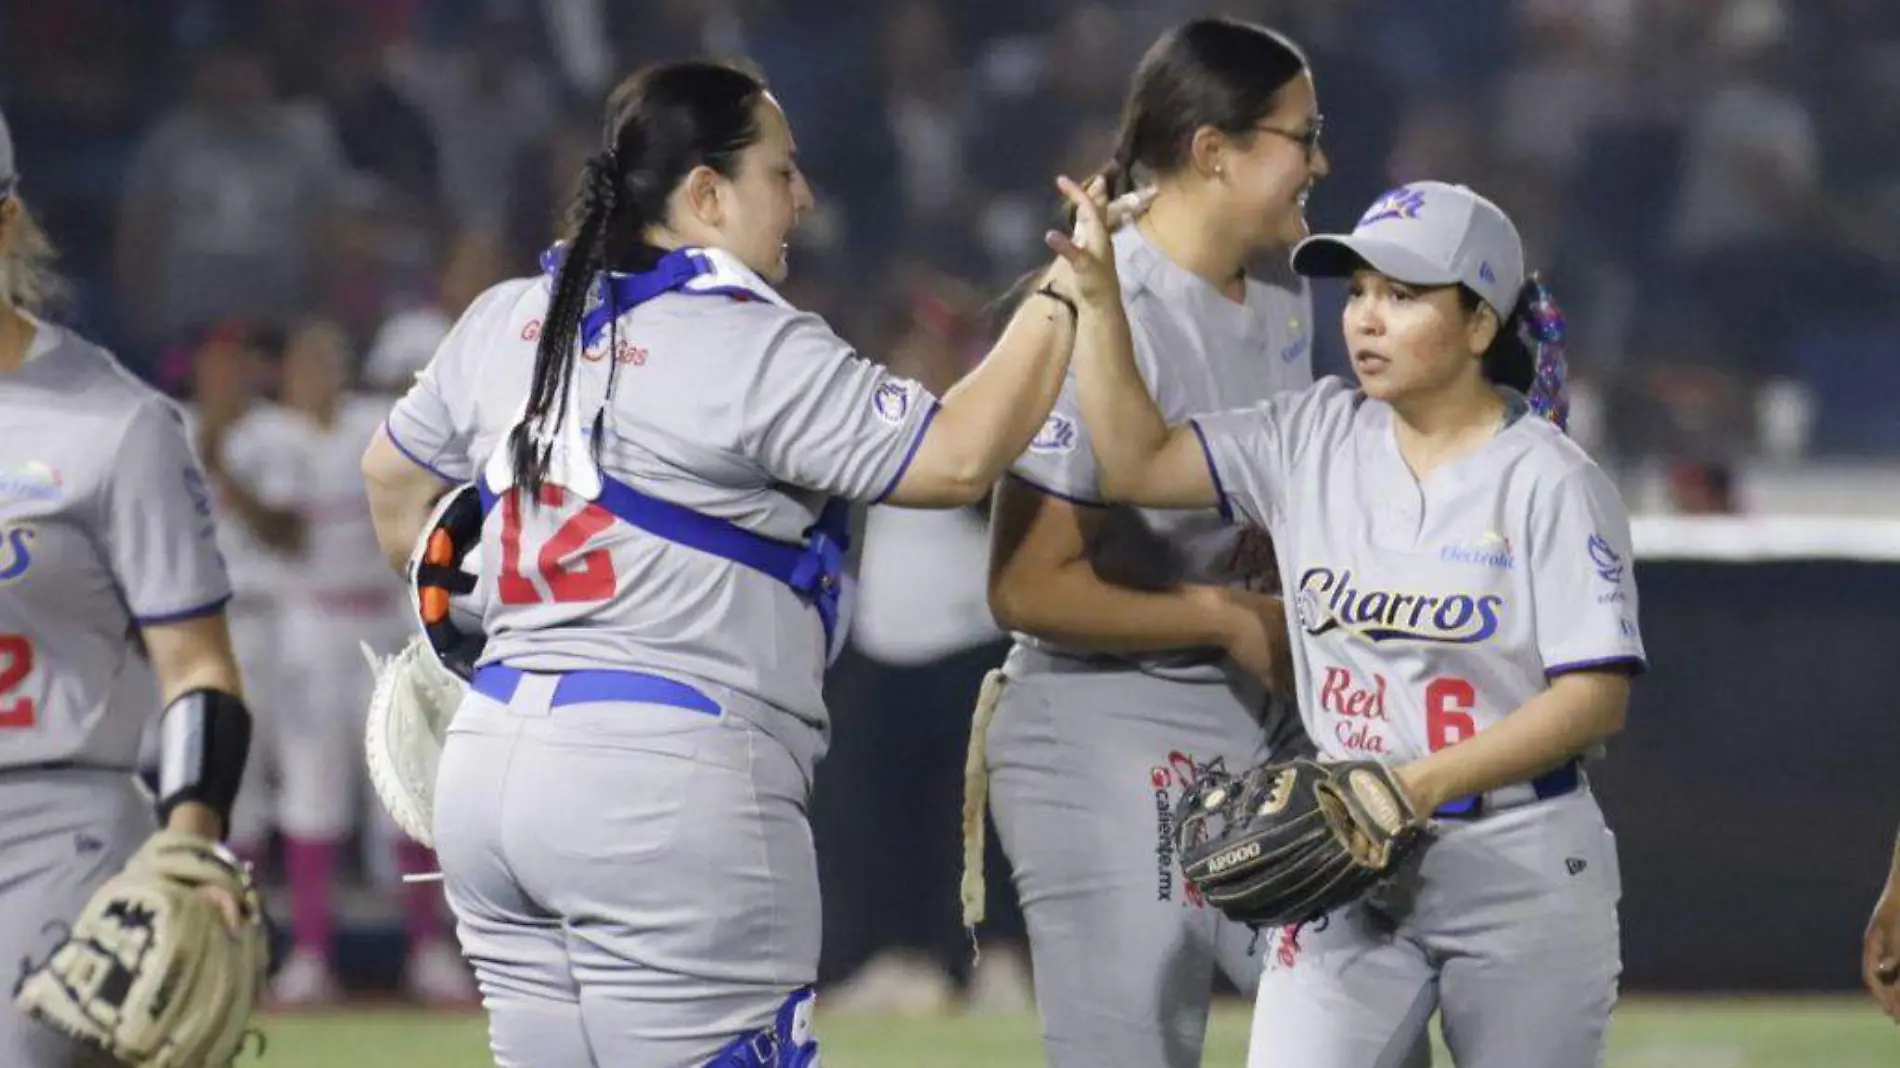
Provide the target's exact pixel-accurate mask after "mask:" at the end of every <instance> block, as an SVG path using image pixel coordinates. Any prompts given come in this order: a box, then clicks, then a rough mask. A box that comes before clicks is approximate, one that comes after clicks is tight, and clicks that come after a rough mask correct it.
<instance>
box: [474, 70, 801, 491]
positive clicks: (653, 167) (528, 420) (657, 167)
mask: <svg viewBox="0 0 1900 1068" xmlns="http://www.w3.org/2000/svg"><path fill="white" fill-rule="evenodd" d="M765 91H766V89H765V83H764V82H762V81H760V80H759V79H758V78H757V77H755V76H753V75H752V74H749V73H747V72H745V71H743V70H740V69H738V68H736V67H731V66H727V65H725V64H721V63H710V62H704V61H689V62H683V63H665V64H659V65H657V66H652V67H647V68H645V69H643V70H640V71H638V72H636V73H635V74H633V75H632V76H631V77H629V78H628V79H627V80H626V81H624V82H622V83H620V86H619V87H618V88H616V89H615V90H614V92H613V95H612V96H611V97H609V98H608V101H607V122H606V136H605V138H604V140H605V142H606V147H605V148H604V149H603V150H602V151H601V152H599V153H596V154H595V155H593V156H591V157H589V158H588V160H587V165H586V166H585V167H584V168H583V170H582V172H581V179H580V183H579V186H578V188H577V189H576V191H575V193H574V196H573V198H572V200H571V201H570V202H569V205H568V211H567V222H566V227H565V231H564V235H563V239H562V240H563V245H564V251H563V254H562V257H561V263H560V267H559V268H558V269H557V270H556V272H555V276H554V285H553V291H552V293H550V295H549V297H548V310H547V314H546V316H544V317H543V319H542V323H541V334H540V338H539V340H538V342H537V344H536V347H535V354H534V377H533V383H532V385H531V386H530V387H529V391H528V408H527V413H526V415H524V416H523V418H522V420H521V424H520V425H519V426H517V427H516V428H515V430H514V435H513V437H512V438H511V439H510V441H509V448H510V459H511V461H512V466H513V469H514V477H515V484H516V485H517V486H519V487H521V488H522V489H523V490H525V491H526V492H527V495H528V499H529V500H536V499H538V498H539V496H540V491H541V487H542V485H543V484H544V483H545V482H546V480H547V473H548V463H549V461H550V459H551V458H552V455H553V447H554V446H553V441H554V437H555V433H554V432H555V430H556V428H558V427H559V426H560V425H561V423H562V420H564V419H565V418H566V417H567V392H568V390H567V384H568V379H569V378H570V376H571V375H572V374H573V368H574V359H575V355H576V353H577V351H578V350H579V348H580V346H581V321H582V319H583V318H585V316H586V315H587V311H588V306H589V296H590V294H591V293H592V292H593V291H594V290H595V287H596V286H597V285H598V283H599V279H600V276H601V274H602V272H605V271H618V270H628V269H637V268H639V267H644V266H649V265H650V264H647V263H645V262H643V261H644V260H645V259H647V258H648V257H650V256H651V254H652V251H653V250H651V249H650V248H648V246H647V245H646V238H645V235H646V232H647V230H648V228H650V227H652V226H655V225H658V224H661V223H664V222H665V221H666V215H667V202H668V200H669V199H670V198H671V197H672V195H673V191H674V190H675V189H677V188H678V187H679V185H680V183H681V182H683V181H684V180H685V179H686V177H687V175H689V174H691V173H692V171H693V169H694V168H695V167H700V166H706V167H711V168H712V169H713V170H715V171H717V172H719V173H720V174H723V175H726V176H728V177H732V176H734V175H735V174H736V172H737V171H738V166H739V156H740V154H741V153H743V152H744V151H745V150H746V149H747V148H748V147H750V146H751V145H752V144H754V143H755V142H757V141H758V139H759V134H760V129H759V123H758V117H757V115H756V113H755V111H754V108H755V106H756V105H757V104H758V102H759V100H760V99H761V98H763V96H764V95H765ZM603 299H606V298H604V297H603ZM617 341H618V339H617V337H616V338H615V339H614V340H613V341H610V345H617ZM610 351H611V350H610ZM618 363H619V361H617V360H614V359H609V360H608V366H609V371H608V375H609V381H608V390H609V392H610V394H611V391H612V388H613V376H614V375H615V374H617V370H618ZM597 429H598V427H597ZM594 440H595V442H596V446H595V447H596V448H598V442H599V440H600V435H599V434H596V435H595V437H594Z"/></svg>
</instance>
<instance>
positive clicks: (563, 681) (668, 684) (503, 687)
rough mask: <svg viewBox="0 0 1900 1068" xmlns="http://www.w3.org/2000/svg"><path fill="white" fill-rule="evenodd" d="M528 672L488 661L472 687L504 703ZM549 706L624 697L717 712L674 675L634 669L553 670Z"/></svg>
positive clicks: (715, 706)
mask: <svg viewBox="0 0 1900 1068" xmlns="http://www.w3.org/2000/svg"><path fill="white" fill-rule="evenodd" d="M528 674H530V672H526V671H522V670H521V669H520V668H512V667H509V666H508V665H506V664H489V665H487V666H485V667H480V668H477V669H476V670H475V681H474V683H473V689H474V690H475V692H476V693H479V694H481V695H482V696H484V697H491V698H493V699H495V700H497V701H500V702H501V703H503V704H507V703H508V702H509V701H510V700H512V699H513V698H514V696H515V688H516V687H517V686H519V685H521V680H522V677H523V676H525V675H528ZM548 674H549V675H551V676H553V677H554V678H557V679H559V680H560V681H559V682H556V683H555V684H554V697H553V698H552V699H551V700H549V701H548V704H549V705H550V706H552V707H555V708H559V707H561V706H562V705H585V704H591V703H594V702H597V701H628V702H634V703H638V704H645V705H671V706H673V707H674V708H685V709H690V710H691V711H694V712H703V713H705V714H706V715H708V716H717V715H719V714H720V709H719V704H718V702H716V701H714V700H713V699H712V698H710V697H707V696H706V695H705V694H703V693H701V692H699V690H697V689H695V688H693V687H691V686H688V685H687V684H686V683H683V682H680V681H678V680H676V679H669V678H663V677H661V676H659V675H648V674H644V673H642V672H638V671H556V672H548Z"/></svg>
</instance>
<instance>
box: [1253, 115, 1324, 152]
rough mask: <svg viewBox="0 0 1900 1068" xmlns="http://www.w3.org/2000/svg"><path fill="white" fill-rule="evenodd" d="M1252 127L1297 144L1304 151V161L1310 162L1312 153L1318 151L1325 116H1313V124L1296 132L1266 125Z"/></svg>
mask: <svg viewBox="0 0 1900 1068" xmlns="http://www.w3.org/2000/svg"><path fill="white" fill-rule="evenodd" d="M1254 129H1256V130H1259V131H1260V132H1261V133H1270V134H1272V135H1273V136H1275V137H1284V138H1286V139H1287V140H1289V141H1291V142H1293V143H1294V144H1296V145H1299V146H1300V148H1301V149H1303V150H1305V152H1306V161H1307V162H1308V163H1311V162H1312V161H1313V156H1314V154H1315V153H1317V152H1318V151H1319V136H1320V134H1321V133H1322V132H1323V131H1324V130H1325V129H1326V116H1324V115H1315V116H1313V125H1312V126H1310V127H1308V128H1307V129H1306V130H1305V132H1303V133H1296V132H1294V131H1292V130H1282V129H1280V128H1278V127H1275V126H1266V125H1261V126H1256V127H1254Z"/></svg>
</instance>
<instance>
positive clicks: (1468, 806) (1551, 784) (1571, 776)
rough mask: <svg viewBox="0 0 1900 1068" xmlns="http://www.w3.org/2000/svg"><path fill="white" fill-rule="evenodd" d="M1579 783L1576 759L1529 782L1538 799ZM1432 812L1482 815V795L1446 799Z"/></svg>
mask: <svg viewBox="0 0 1900 1068" xmlns="http://www.w3.org/2000/svg"><path fill="white" fill-rule="evenodd" d="M1581 785H1583V765H1582V762H1581V761H1577V760H1572V761H1571V762H1569V763H1568V764H1565V765H1563V766H1561V767H1558V768H1554V769H1552V770H1550V771H1547V772H1545V773H1543V774H1542V775H1539V776H1538V777H1537V778H1535V779H1532V780H1531V782H1530V787H1531V792H1532V793H1534V794H1535V795H1536V796H1537V800H1539V801H1548V800H1550V799H1551V798H1553V797H1562V796H1563V795H1565V794H1568V793H1573V792H1575V791H1576V789H1577V787H1579V786H1581ZM1432 814H1433V815H1434V816H1437V817H1439V818H1440V819H1450V820H1475V819H1477V818H1478V817H1479V816H1482V815H1484V795H1483V794H1473V795H1472V796H1470V797H1461V798H1459V799H1458V800H1456V801H1447V802H1445V803H1444V804H1442V805H1440V806H1438V811H1437V812H1434V813H1432Z"/></svg>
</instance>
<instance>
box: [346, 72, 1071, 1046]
mask: <svg viewBox="0 0 1900 1068" xmlns="http://www.w3.org/2000/svg"><path fill="white" fill-rule="evenodd" d="M1063 188H1064V191H1065V192H1066V193H1067V194H1068V195H1069V196H1071V197H1072V198H1075V199H1079V200H1087V195H1086V194H1084V193H1083V192H1082V191H1081V190H1080V189H1078V188H1076V187H1075V186H1074V185H1073V184H1071V183H1066V182H1065V183H1063ZM811 204H812V196H811V190H810V188H809V187H808V186H807V185H806V183H805V178H804V175H803V174H802V173H801V171H800V170H799V167H798V163H797V159H796V156H795V154H794V146H793V142H792V136H791V130H790V127H789V126H788V125H787V123H786V119H785V116H784V114H783V112H782V111H781V110H780V109H779V106H778V103H777V102H776V101H775V100H774V99H773V97H772V96H771V94H770V93H768V92H767V91H766V89H765V87H764V85H763V84H762V83H761V82H759V81H758V80H757V79H756V78H754V77H753V76H751V75H749V74H747V73H744V72H742V71H740V70H737V69H733V68H730V67H726V66H721V65H714V64H708V63H676V64H665V65H661V66H657V67H652V68H648V69H646V70H644V71H642V72H640V73H638V74H636V75H634V76H633V77H632V78H630V79H629V80H628V81H626V82H625V83H623V84H622V86H621V87H620V88H619V89H617V90H616V91H615V93H614V94H613V96H612V98H611V99H610V100H609V102H608V107H607V122H606V128H605V144H604V145H603V150H602V151H601V153H600V154H598V155H596V156H595V157H593V158H592V159H591V160H590V161H589V163H588V165H587V169H586V176H585V180H584V183H583V188H582V189H581V191H580V193H579V194H578V195H577V197H576V199H575V202H574V205H573V208H572V212H571V215H570V224H569V229H568V234H567V238H566V241H565V242H564V243H563V244H562V245H561V246H558V247H557V249H556V250H555V251H554V252H553V253H551V254H550V256H549V257H548V259H547V262H546V267H547V271H548V274H547V276H545V277H537V278H523V279H518V280H515V281H510V282H504V283H502V284H501V285H500V286H497V287H496V288H494V289H491V290H489V291H488V292H487V293H486V294H484V295H483V296H482V297H481V298H480V299H478V300H477V301H476V302H475V304H474V306H473V307H472V308H470V310H469V311H468V312H467V313H466V314H465V315H463V317H462V319H461V321H460V322H459V323H458V324H457V325H456V327H455V329H454V331H453V332H452V333H451V334H450V335H449V337H448V339H447V340H446V341H445V342H444V343H443V346H442V348H441V350H440V351H439V352H438V353H437V354H436V357H435V359H434V360H433V361H432V362H431V363H430V365H429V368H428V369H427V370H426V371H425V372H424V373H423V375H422V377H421V378H420V380H419V381H418V382H417V384H416V386H415V388H414V389H412V390H411V391H410V392H409V393H408V394H407V395H406V396H405V397H404V398H403V399H402V401H401V402H399V403H398V405H397V406H396V409H395V411H394V412H393V413H392V414H391V416H390V419H389V423H388V426H387V433H386V434H383V435H379V436H378V437H377V438H376V439H375V440H374V441H373V442H372V444H371V446H370V449H369V451H368V453H366V455H365V456H364V460H363V468H364V474H365V476H366V478H367V479H368V481H369V488H370V499H371V503H372V506H373V508H374V510H375V512H376V522H377V533H378V535H379V537H380V539H381V541H382V543H383V547H384V549H385V550H386V551H387V552H388V553H389V554H390V555H391V557H392V558H394V559H403V558H405V557H406V556H407V555H408V554H409V551H410V548H411V546H412V545H413V544H414V542H415V539H416V536H417V535H418V533H419V532H420V531H421V530H422V528H423V526H424V524H425V522H426V516H427V513H428V512H429V509H430V502H431V500H432V499H434V498H435V497H436V496H438V495H439V494H440V493H441V492H442V490H443V489H444V487H445V486H446V485H448V484H453V483H460V482H467V481H471V480H472V481H475V482H476V483H477V485H478V487H479V501H480V511H479V514H480V515H481V516H482V517H483V518H482V519H481V523H480V539H481V544H480V551H481V553H482V557H483V559H484V560H485V561H489V562H491V563H490V566H488V567H485V568H483V574H482V576H481V579H480V582H479V585H478V587H477V589H476V590H475V593H476V596H477V599H478V600H479V601H480V602H482V603H483V604H484V605H485V612H484V618H483V629H484V631H485V632H486V635H487V641H486V646H485V648H484V651H483V652H482V653H481V655H480V658H479V661H478V666H477V669H476V670H475V671H474V673H473V684H472V691H473V692H472V693H471V694H470V696H469V697H468V698H467V700H466V701H464V702H463V704H462V705H461V707H460V709H459V711H458V712H457V713H456V717H455V721H454V726H453V728H452V729H451V732H450V734H449V738H448V741H447V746H446V750H445V752H444V753H443V755H442V763H441V770H440V774H439V779H438V782H437V786H436V796H435V806H434V811H435V826H434V830H435V839H436V846H437V851H438V855H439V857H440V859H441V862H442V868H443V872H444V875H445V878H446V881H447V888H448V893H449V899H450V902H451V904H452V905H453V906H454V909H455V913H456V917H457V919H458V921H459V923H460V926H459V933H460V936H461V941H462V946H463V951H464V953H465V954H466V955H467V956H468V958H469V959H470V961H471V962H473V964H474V965H475V969H476V973H477V978H478V980H479V982H480V985H481V988H482V993H483V997H484V1000H485V1003H486V1005H487V1008H488V1011H489V1024H490V1032H489V1033H490V1043H491V1046H492V1048H493V1050H494V1054H495V1058H496V1060H497V1061H498V1062H499V1063H500V1064H501V1065H503V1066H507V1068H513V1066H521V1065H534V1066H535V1068H568V1066H586V1065H609V1064H611V1065H641V1066H643V1068H687V1066H699V1065H714V1066H717V1068H805V1066H809V1065H815V1064H816V1063H817V1043H816V1041H815V1040H814V1039H813V1036H812V1032H811V995H810V990H809V985H810V984H811V982H812V981H813V979H814V977H815V975H816V971H817V964H818V947H819V902H818V885H817V868H816V863H815V858H814V856H813V854H812V844H811V833H810V830H809V827H808V825H807V823H806V815H805V812H806V800H807V797H808V795H809V791H810V788H811V777H812V773H813V769H814V766H815V764H816V763H817V761H818V758H819V757H820V755H821V754H822V752H823V750H824V748H825V740H826V731H827V720H826V713H825V707H824V702H823V699H822V697H821V682H822V677H823V671H824V666H825V662H826V654H827V649H828V648H829V649H836V648H838V646H839V642H840V639H841V638H842V636H843V630H844V627H845V625H846V622H847V619H846V614H847V613H846V611H845V608H846V606H845V604H844V603H843V601H844V593H845V588H844V582H843V578H844V576H843V573H842V564H843V553H844V550H845V544H846V541H847V538H846V526H845V522H844V520H845V518H846V516H847V510H846V507H845V505H846V503H847V502H850V501H885V502H888V503H891V504H896V505H902V506H911V507H951V506H958V505H966V504H969V503H972V502H974V501H976V500H977V499H979V498H980V497H981V496H983V494H984V493H986V492H987V491H988V489H989V487H990V485H991V483H993V482H994V481H995V479H996V478H997V476H999V475H1000V474H1001V473H1002V472H1003V470H1004V468H1005V467H1006V466H1007V465H1008V464H1009V462H1010V461H1011V460H1013V459H1015V457H1016V456H1018V455H1020V454H1021V452H1022V451H1023V449H1024V448H1026V447H1027V446H1028V444H1029V439H1030V438H1031V437H1032V436H1033V435H1034V433H1035V431H1036V428H1037V427H1039V426H1040V425H1041V424H1042V422H1043V420H1044V419H1045V418H1047V416H1048V414H1049V409H1050V407H1051V406H1052V405H1053V404H1054V402H1055V397H1056V394H1057V391H1058V390H1059V388H1060V385H1061V381H1062V376H1063V373H1064V371H1065V370H1066V367H1067V353H1068V348H1069V342H1070V340H1071V322H1072V319H1071V311H1070V309H1071V308H1072V307H1073V299H1074V298H1073V297H1072V296H1071V295H1070V292H1069V291H1068V290H1069V289H1070V287H1072V286H1074V285H1075V284H1076V281H1075V278H1076V276H1078V275H1080V274H1081V273H1083V271H1084V270H1099V257H1090V256H1088V255H1085V254H1083V253H1081V252H1079V251H1077V250H1076V249H1074V248H1073V247H1072V246H1070V245H1069V244H1068V243H1067V241H1066V239H1063V240H1057V241H1055V242H1053V243H1054V244H1056V245H1057V246H1058V247H1059V248H1060V249H1062V250H1063V251H1064V253H1065V256H1073V257H1075V258H1076V259H1078V260H1080V261H1081V262H1082V264H1083V267H1082V268H1075V269H1071V268H1069V267H1067V266H1065V265H1064V261H1059V262H1058V265H1057V266H1056V268H1055V269H1054V270H1055V276H1056V277H1052V278H1051V280H1050V281H1049V282H1047V283H1046V284H1045V286H1044V287H1043V288H1041V289H1038V290H1037V293H1038V294H1039V295H1038V296H1035V297H1032V298H1030V299H1028V300H1026V301H1025V302H1024V303H1023V305H1022V307H1021V308H1020V309H1019V310H1018V311H1017V313H1016V315H1015V317H1014V318H1013V320H1012V321H1011V323H1010V325H1009V327H1008V328H1007V329H1006V330H1005V331H1004V334H1003V337H1002V338H1001V340H1000V341H999V342H998V344H997V346H996V348H995V349H994V350H992V352H991V353H990V355H989V357H988V358H987V359H985V360H984V361H983V363H982V364H981V365H980V366H979V367H977V368H976V369H975V370H974V371H972V372H971V373H970V374H969V375H968V376H967V377H965V378H964V379H963V380H962V381H961V382H959V383H958V385H957V386H956V387H955V388H953V389H952V390H950V391H949V392H948V393H946V394H945V395H944V397H943V398H942V399H941V401H939V400H938V399H937V398H933V397H931V396H930V395H929V394H928V393H927V392H926V391H925V390H924V389H923V388H922V387H920V386H919V385H918V384H916V383H915V382H911V381H908V380H905V379H901V378H897V377H895V376H893V375H891V374H889V373H888V372H886V371H885V370H883V369H882V368H880V367H879V366H877V365H876V364H873V363H871V362H869V361H867V360H864V359H862V358H860V357H858V356H857V355H855V354H854V353H853V352H852V350H851V349H850V347H849V346H847V345H846V344H845V343H844V342H843V341H842V340H840V339H839V338H838V337H837V335H836V334H834V333H832V332H831V330H830V328H829V327H827V326H826V325H825V323H824V322H823V320H821V319H819V318H818V317H817V316H814V315H811V314H808V313H804V312H800V311H798V310H797V309H796V308H794V307H792V306H791V305H790V304H789V303H787V302H786V300H785V299H784V298H783V297H781V296H780V295H779V294H778V293H777V292H776V291H775V290H774V289H773V288H772V283H774V282H776V281H779V280H781V279H782V278H783V277H784V276H785V273H786V270H787V261H786V256H787V253H786V246H785V239H786V236H787V234H788V233H789V231H790V230H791V228H792V227H793V225H794V224H795V223H796V221H797V219H798V217H799V215H800V214H801V213H802V212H803V211H805V210H806V209H808V208H809V207H810V206H811ZM1082 240H1084V242H1085V244H1086V245H1087V246H1088V247H1089V248H1091V249H1093V250H1095V251H1096V252H1098V253H1100V252H1104V251H1105V250H1106V248H1107V244H1108V241H1107V235H1106V234H1105V233H1103V232H1099V231H1089V230H1087V229H1086V228H1084V235H1083V237H1082ZM1065 305H1067V307H1065ZM463 500H466V498H463ZM890 711H891V712H893V713H894V714H901V710H890Z"/></svg>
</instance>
